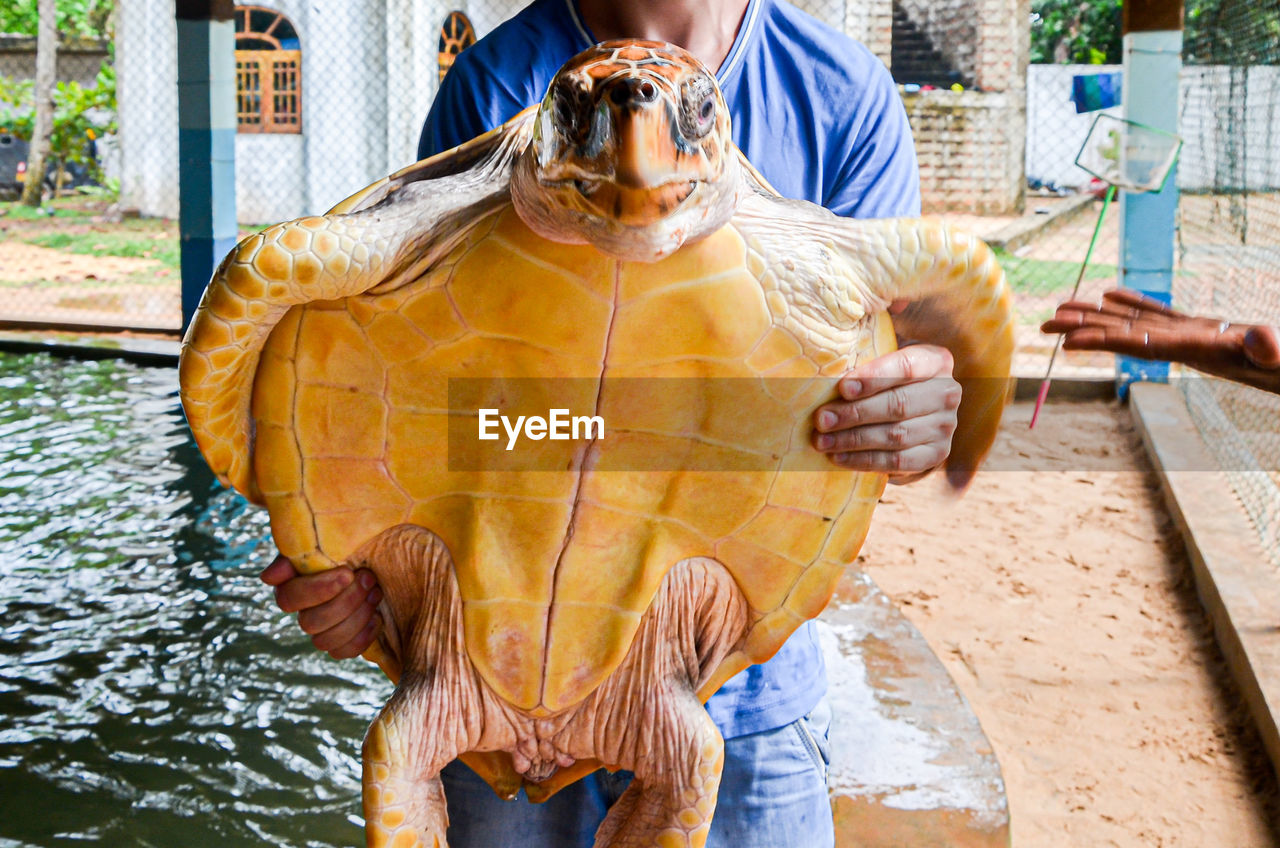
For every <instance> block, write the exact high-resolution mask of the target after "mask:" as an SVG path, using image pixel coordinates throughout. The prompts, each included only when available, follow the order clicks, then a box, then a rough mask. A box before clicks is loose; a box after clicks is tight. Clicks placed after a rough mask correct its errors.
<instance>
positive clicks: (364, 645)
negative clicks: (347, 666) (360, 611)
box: [329, 614, 382, 660]
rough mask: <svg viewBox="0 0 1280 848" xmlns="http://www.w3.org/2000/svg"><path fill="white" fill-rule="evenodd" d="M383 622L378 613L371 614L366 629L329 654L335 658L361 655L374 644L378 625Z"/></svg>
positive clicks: (346, 658)
mask: <svg viewBox="0 0 1280 848" xmlns="http://www.w3.org/2000/svg"><path fill="white" fill-rule="evenodd" d="M381 623H382V619H380V618H379V617H378V616H377V615H376V614H375V615H373V616H371V617H370V619H369V623H368V624H366V625H365V626H364V629H362V630H361V631H360V632H359V633H357V634H356V635H355V637H354V638H352V639H351V640H350V641H349V642H347V643H346V644H344V645H341V646H340V647H337V648H334V649H333V650H331V651H329V656H331V657H333V658H334V659H335V660H349V659H351V658H352V657H358V656H360V655H361V654H363V653H364V652H365V651H367V650H368V649H369V646H370V645H372V644H373V640H374V639H375V638H377V635H378V626H379V625H380V624H381Z"/></svg>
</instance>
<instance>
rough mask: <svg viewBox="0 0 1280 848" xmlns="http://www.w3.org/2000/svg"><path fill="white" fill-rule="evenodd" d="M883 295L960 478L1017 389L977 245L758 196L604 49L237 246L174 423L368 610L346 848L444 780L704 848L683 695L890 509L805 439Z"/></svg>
mask: <svg viewBox="0 0 1280 848" xmlns="http://www.w3.org/2000/svg"><path fill="white" fill-rule="evenodd" d="M899 300H907V301H910V305H909V306H908V307H907V308H906V309H905V310H904V311H902V312H901V313H900V314H897V315H895V317H894V319H893V320H894V322H895V323H896V324H897V328H896V329H897V330H898V332H899V333H901V334H903V335H905V336H908V337H910V338H914V339H920V340H923V341H930V342H934V343H937V344H942V345H945V346H947V347H948V348H949V349H950V350H951V351H952V353H953V355H954V357H955V360H956V376H957V378H959V379H960V381H961V384H962V386H963V392H964V395H963V400H962V402H961V406H960V409H959V413H958V414H959V425H958V429H957V432H956V436H955V440H954V444H953V450H952V454H951V457H950V459H949V461H948V466H947V479H948V480H949V481H950V483H951V484H952V485H953V486H954V487H955V488H957V489H958V488H962V487H963V486H964V485H965V483H967V481H968V480H969V478H970V477H971V476H972V474H973V473H974V472H975V470H976V469H977V467H978V464H979V463H980V461H981V459H982V457H983V456H984V455H985V453H986V452H987V450H988V448H989V447H990V445H991V443H992V441H993V439H994V437H995V432H996V429H997V427H998V424H999V419H1000V415H1001V411H1002V409H1003V406H1004V403H1005V401H1006V399H1007V394H1008V385H1009V368H1010V361H1011V356H1012V350H1013V330H1012V321H1011V310H1010V299H1009V293H1008V290H1007V286H1006V284H1005V281H1004V276H1003V274H1002V273H1001V271H1000V269H999V266H998V265H997V263H996V261H995V259H994V257H993V255H992V253H991V251H989V250H988V249H987V248H986V246H985V245H983V244H982V243H981V242H980V241H978V240H976V239H974V238H972V237H969V236H967V235H964V234H962V233H960V232H957V231H955V230H952V229H950V228H949V227H947V226H946V225H944V224H942V223H940V222H931V221H907V220H894V221H854V220H849V219H844V218H839V217H837V216H835V215H832V214H831V213H829V212H827V211H826V210H824V209H821V208H820V207H817V206H815V205H812V204H809V203H803V202H799V201H793V200H787V199H783V198H780V197H778V196H777V195H776V193H774V192H773V191H772V190H771V189H770V188H769V186H768V185H767V184H766V183H765V181H764V180H763V179H762V178H761V177H760V176H759V175H758V174H757V173H756V172H755V170H754V169H753V168H752V167H751V166H750V164H749V163H748V162H747V161H746V160H745V158H744V157H743V156H742V154H741V153H740V152H739V151H738V149H737V148H736V147H735V146H734V145H733V142H732V140H731V134H730V125H729V116H728V113H727V110H726V107H725V103H724V100H723V98H722V97H721V95H720V92H719V89H718V88H717V86H716V84H715V81H714V78H713V76H712V75H711V74H710V73H709V72H708V71H707V70H706V68H704V67H703V66H702V65H701V64H699V63H698V62H697V60H696V59H694V58H693V57H692V56H691V55H690V54H688V53H687V52H685V51H683V50H681V49H679V48H676V47H672V46H670V45H665V44H658V43H652V42H637V41H625V42H607V43H604V44H601V45H597V46H596V47H594V48H592V49H590V50H588V51H586V52H585V53H583V54H581V55H579V56H577V57H576V58H574V59H573V60H571V61H570V62H569V63H568V64H567V65H565V67H564V68H562V69H561V71H560V72H559V73H558V74H557V76H556V78H555V79H554V81H553V82H552V84H551V86H550V88H549V90H548V92H547V95H546V98H545V99H544V100H543V102H542V103H541V105H539V106H537V107H533V108H530V109H528V110H526V111H524V112H522V113H520V114H519V115H517V116H516V117H514V118H513V119H511V120H510V121H509V122H507V123H506V124H504V125H503V126H502V127H500V128H498V129H496V130H494V131H493V132H490V133H488V134H486V135H483V136H481V137H479V138H477V139H475V140H473V141H471V142H469V143H467V144H464V145H462V146H460V147H458V148H456V149H454V150H451V151H448V152H446V153H443V154H440V155H439V156H435V157H433V158H431V159H427V160H424V161H422V162H419V163H417V164H416V165H413V166H411V167H409V168H407V169H405V170H403V171H400V172H399V173H397V174H394V175H392V176H391V177H388V178H386V179H384V180H382V181H380V182H378V183H375V184H374V185H372V186H370V187H368V188H367V189H365V190H363V191H361V192H359V193H358V194H356V195H354V196H353V197H351V198H349V199H348V200H346V201H344V202H343V203H342V204H340V205H339V206H338V207H337V208H335V209H334V210H332V211H331V212H330V213H329V214H327V215H325V216H323V217H311V218H303V219H300V220H297V221H293V222H290V223H286V224H280V225H278V226H275V227H272V228H270V229H268V230H266V231H264V232H262V233H259V234H257V235H254V236H251V237H249V238H248V239H246V240H245V241H243V242H242V243H241V244H240V245H238V246H237V247H236V248H235V249H234V250H233V251H232V253H231V254H230V255H229V256H228V257H227V258H226V259H225V260H224V261H223V263H222V265H221V266H220V267H219V269H218V270H217V272H216V274H215V275H214V278H213V280H212V282H211V283H210V285H209V288H208V290H207V291H206V293H205V296H204V300H203V302H202V304H201V306H200V308H199V310H198V311H197V313H196V315H195V317H194V319H193V321H192V323H191V326H190V328H189V330H188V333H187V336H186V339H185V342H184V347H183V354H182V360H181V386H182V399H183V405H184V408H185V410H186V413H187V417H188V421H189V423H190V425H191V428H192V430H193V432H194V433H195V436H196V440H197V442H198V444H199V446H200V449H201V451H202V453H203V455H204V457H205V459H206V460H207V461H208V463H209V464H210V466H211V467H212V468H213V470H214V471H215V472H216V473H217V474H218V476H219V478H220V479H221V480H222V481H223V482H224V483H225V484H228V485H231V486H234V487H235V488H236V489H237V490H238V491H239V492H241V493H242V494H244V495H245V496H246V497H248V498H249V499H250V500H252V501H254V502H256V503H259V504H263V505H265V506H266V508H267V510H268V512H269V514H270V518H271V528H272V533H273V535H274V537H275V541H276V544H277V545H278V547H279V549H280V551H281V552H282V553H284V554H285V555H286V556H288V557H290V558H291V559H292V560H293V561H294V563H296V564H297V565H298V567H299V568H301V569H303V570H312V571H314V570H318V569H324V568H331V567H334V566H337V565H342V564H346V565H359V566H366V567H369V568H371V569H372V570H373V571H374V572H375V573H376V574H377V576H378V579H379V581H380V583H381V585H382V587H383V589H384V592H385V600H384V602H383V604H382V607H381V609H380V612H381V615H382V618H383V621H384V625H385V626H384V627H383V632H382V635H381V636H380V637H379V643H378V646H377V648H376V650H375V651H374V652H373V656H371V658H374V659H376V660H377V661H378V662H379V663H380V664H381V665H382V667H383V669H384V670H385V671H386V672H387V673H388V675H389V676H391V677H392V679H394V680H396V681H397V687H396V691H395V693H394V695H393V696H392V698H391V700H390V702H389V703H388V704H387V705H386V707H385V708H384V709H383V711H382V712H381V714H380V715H379V716H378V718H377V719H376V720H375V721H374V723H373V725H372V726H371V727H370V729H369V732H368V734H367V736H366V738H365V742H364V814H365V818H366V823H367V824H366V833H367V839H368V844H369V845H371V846H411V845H427V846H431V845H443V844H444V842H445V827H446V814H445V806H444V797H443V790H442V788H441V784H440V781H439V779H438V773H439V771H440V769H441V768H442V767H443V766H444V765H445V764H447V763H448V762H449V761H451V760H453V759H455V758H457V757H460V756H461V757H462V758H463V760H464V761H465V762H467V763H468V764H469V765H470V766H471V767H472V768H474V769H475V770H476V771H477V772H478V773H480V774H481V775H482V776H483V777H484V778H485V779H486V780H487V781H488V782H489V783H490V785H491V786H493V788H494V790H495V791H496V792H498V793H499V794H501V795H503V796H508V797H510V796H514V795H515V794H516V793H517V792H518V791H519V790H520V789H521V788H524V789H525V791H526V792H527V794H528V796H529V797H530V798H531V799H533V800H540V799H544V798H546V797H549V795H550V794H552V793H554V792H555V791H556V790H557V789H559V788H560V787H562V786H564V785H566V784H568V783H570V782H572V781H573V780H576V779H578V778H579V777H581V776H583V775H584V774H587V773H589V772H590V771H591V770H593V769H594V768H597V767H599V766H600V765H604V766H606V767H608V768H626V769H630V770H632V771H633V772H635V775H636V779H635V781H634V782H633V784H632V786H631V787H630V789H628V791H627V793H626V794H625V795H624V796H623V798H622V799H621V800H620V801H619V803H618V804H617V805H615V806H614V808H613V809H612V810H611V811H610V813H609V816H608V817H607V818H606V820H605V822H604V824H603V825H602V826H601V828H600V831H599V832H598V834H597V837H596V844H597V845H600V846H606V845H607V846H623V845H637V846H639V845H644V846H653V845H662V846H675V845H679V846H686V845H690V846H697V845H702V844H703V841H704V840H705V838H706V833H707V829H708V827H709V826H710V822H711V818H712V815H713V813H714V808H715V798H716V791H717V787H718V784H719V779H720V768H721V759H722V740H721V738H720V736H719V734H718V732H717V731H716V728H715V725H714V724H713V723H712V722H711V720H710V719H709V717H708V716H707V714H706V712H705V710H704V709H703V708H702V702H703V701H704V700H705V699H706V698H707V697H709V696H710V694H711V693H712V692H714V691H715V690H716V689H717V688H718V687H719V686H720V685H721V684H722V683H723V682H724V681H725V680H726V679H728V678H729V677H730V676H731V675H733V674H734V673H736V672H737V671H739V670H741V669H742V668H744V667H746V666H747V665H749V664H751V663H755V662H761V661H764V660H766V659H768V658H769V657H770V656H772V655H773V653H774V652H775V651H777V649H778V648H779V647H780V646H781V645H782V643H783V642H784V641H785V640H786V638H787V637H788V636H789V635H790V634H791V633H792V632H793V631H794V630H795V628H796V627H798V626H799V625H800V624H801V623H802V622H804V621H805V620H806V619H809V618H812V617H814V616H816V615H817V614H818V613H819V612H820V611H821V610H822V608H823V606H824V605H825V604H826V602H827V600H828V599H829V598H830V596H831V593H832V591H833V588H834V586H835V583H836V581H837V579H838V578H839V576H840V574H841V571H842V569H844V568H845V567H846V566H847V564H848V563H850V562H852V561H853V560H854V557H855V555H856V554H857V551H858V548H859V546H860V545H861V543H862V540H863V539H864V537H865V535H866V532H867V528H868V525H869V522H870V519H871V513H872V510H873V509H874V507H875V504H876V502H877V500H878V499H879V496H880V493H881V491H882V490H883V487H884V483H885V476H884V475H883V474H860V473H855V472H851V471H847V470H842V469H840V468H837V467H836V466H834V465H832V464H831V463H830V462H829V461H828V460H827V459H826V458H825V456H823V455H821V454H819V453H818V452H817V451H815V450H814V449H813V448H812V447H811V446H810V441H809V431H810V427H811V418H812V414H813V410H814V409H815V408H816V407H817V406H819V405H820V404H822V403H824V402H826V401H828V400H830V399H831V398H833V397H834V396H835V395H834V387H835V383H836V380H837V378H838V377H839V376H840V375H841V374H843V373H844V372H845V371H847V370H848V369H849V368H851V367H853V366H854V365H855V364H856V363H857V362H859V361H861V360H863V359H866V358H869V357H872V356H876V355H879V354H881V353H884V352H887V351H889V350H892V349H893V347H894V344H895V340H894V339H895V333H894V329H895V328H894V326H893V325H892V324H891V322H890V319H889V317H888V313H887V311H886V310H887V307H888V305H889V304H890V303H891V302H893V301H899ZM655 387H658V388H655ZM673 387H683V388H673ZM464 388H465V389H466V391H462V389H464ZM463 398H465V399H466V401H465V402H464V401H463V400H462V399H463ZM560 406H563V407H564V408H566V409H569V408H572V409H573V411H574V412H575V413H583V414H585V415H588V416H592V417H596V418H599V419H600V420H601V421H602V422H603V423H604V427H605V430H604V432H603V433H600V432H595V433H594V434H592V435H590V437H586V436H584V437H582V438H579V439H576V440H575V439H567V440H566V439H562V440H552V439H542V440H538V441H529V442H526V443H525V444H524V445H522V447H521V449H520V451H516V452H513V453H518V454H519V456H520V457H521V458H520V459H519V460H518V461H517V460H513V459H511V458H510V455H509V453H508V452H505V450H504V448H505V446H504V445H503V443H502V442H501V441H498V442H488V441H481V440H480V439H479V438H478V435H477V433H478V431H477V421H478V417H479V414H480V409H482V408H493V409H504V410H505V409H524V410H534V409H542V410H544V411H546V410H548V409H550V408H552V407H560ZM510 463H514V464H510ZM520 463H523V464H520Z"/></svg>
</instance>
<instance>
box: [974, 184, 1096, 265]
mask: <svg viewBox="0 0 1280 848" xmlns="http://www.w3.org/2000/svg"><path fill="white" fill-rule="evenodd" d="M1096 199H1097V198H1095V197H1094V196H1093V195H1092V194H1077V195H1074V196H1072V197H1070V198H1069V199H1067V200H1064V201H1063V202H1062V203H1061V204H1059V205H1058V207H1057V208H1056V209H1054V210H1053V212H1051V213H1050V214H1048V215H1035V214H1032V215H1023V216H1022V217H1021V218H1019V219H1018V220H1016V221H1014V222H1013V223H1012V224H1008V225H1006V226H1004V227H1003V228H1001V229H1000V230H998V231H996V232H994V233H992V234H990V235H989V236H987V237H985V238H984V239H983V240H984V241H986V243H987V244H988V245H989V246H990V247H991V248H992V249H993V250H1003V251H1004V252H1006V253H1013V252H1015V251H1017V250H1018V248H1020V247H1025V246H1026V245H1028V244H1030V243H1031V242H1032V241H1035V239H1037V238H1039V237H1040V236H1042V235H1047V234H1048V233H1051V232H1053V231H1054V230H1056V229H1058V228H1059V227H1061V226H1063V225H1064V224H1067V223H1070V222H1071V221H1072V220H1074V219H1075V218H1076V216H1078V215H1080V214H1081V213H1083V212H1084V211H1085V210H1087V209H1088V208H1089V207H1090V205H1091V204H1092V203H1093V201H1094V200H1096ZM1033 200H1034V198H1027V201H1028V203H1027V205H1029V206H1030V205H1033V204H1032V202H1031V201H1033Z"/></svg>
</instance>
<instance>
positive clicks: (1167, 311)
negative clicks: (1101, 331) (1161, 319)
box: [1102, 289, 1181, 315]
mask: <svg viewBox="0 0 1280 848" xmlns="http://www.w3.org/2000/svg"><path fill="white" fill-rule="evenodd" d="M1102 300H1103V302H1104V303H1106V302H1109V303H1115V304H1118V305H1120V306H1124V307H1130V308H1133V309H1137V310H1141V311H1144V312H1158V313H1160V314H1162V315H1180V314H1181V313H1180V312H1178V311H1177V310H1176V309H1174V308H1173V307H1171V306H1169V305H1168V304H1166V303H1162V302H1161V301H1158V300H1156V299H1155V298H1154V297H1148V296H1147V295H1145V294H1142V293H1141V292H1136V291H1134V290H1133V289H1112V290H1111V291H1106V292H1103V293H1102Z"/></svg>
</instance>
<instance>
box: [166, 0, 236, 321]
mask: <svg viewBox="0 0 1280 848" xmlns="http://www.w3.org/2000/svg"><path fill="white" fill-rule="evenodd" d="M234 11H235V5H234V3H233V0H176V12H177V19H178V230H179V233H180V236H181V247H182V326H183V328H184V330H185V328H186V326H187V324H188V322H190V320H191V316H192V315H193V314H194V313H195V309H196V306H198V305H199V303H200V296H201V294H203V292H204V288H205V286H206V285H208V283H209V278H210V277H211V276H212V275H213V270H214V268H215V267H216V266H217V264H218V262H220V261H222V257H223V256H225V255H226V254H227V253H228V252H229V251H230V250H231V248H232V247H234V246H235V243H236V232H237V231H236V174H235V150H236V60H235V46H236V34H235V24H234V23H233V21H232V14H233V12H234Z"/></svg>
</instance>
